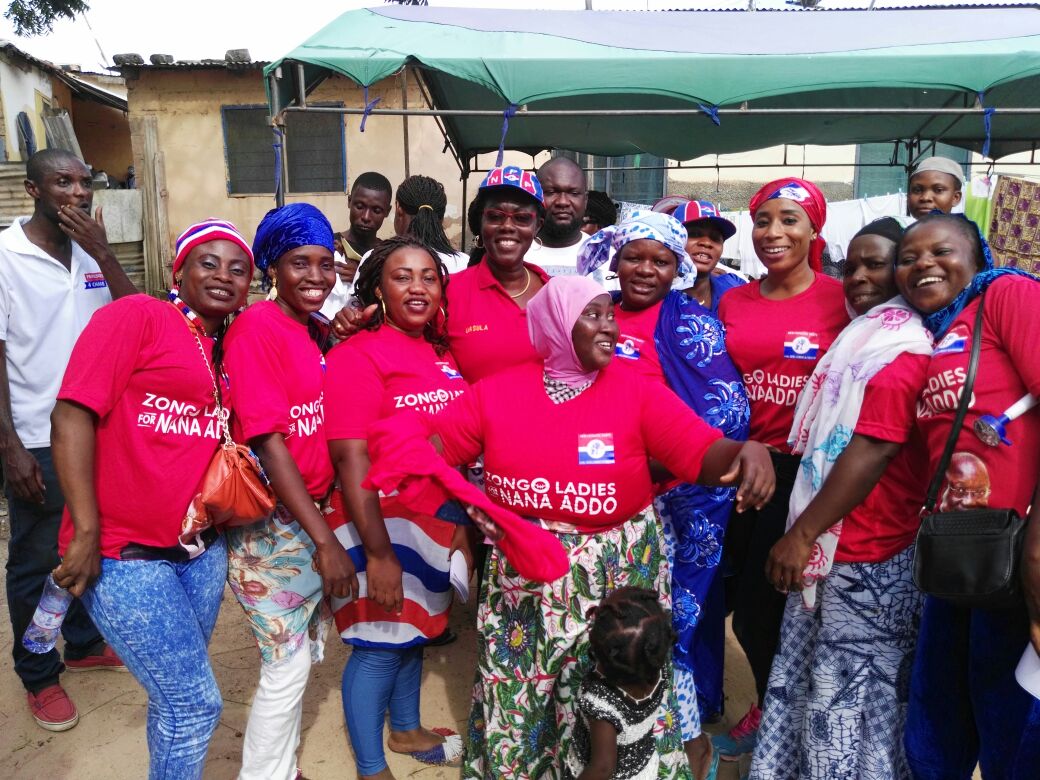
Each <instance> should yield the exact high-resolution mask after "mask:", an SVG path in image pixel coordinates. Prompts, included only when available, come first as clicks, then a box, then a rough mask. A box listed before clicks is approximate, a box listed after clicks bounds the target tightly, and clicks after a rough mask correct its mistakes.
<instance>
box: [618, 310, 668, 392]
mask: <svg viewBox="0 0 1040 780" xmlns="http://www.w3.org/2000/svg"><path fill="white" fill-rule="evenodd" d="M662 303H663V301H658V302H657V303H655V304H654V305H653V306H649V307H647V308H645V309H643V310H642V311H626V310H625V309H623V308H622V307H621V304H620V303H619V304H617V305H616V306H615V307H614V320H615V321H616V322H617V324H618V330H619V336H618V342H617V346H616V347H614V363H615V364H616V365H617V366H619V367H623V369H624V370H626V371H628V370H631V369H634V370H636V371H638V372H639V373H640V374H642V375H643V376H645V377H647V378H648V379H654V380H656V381H658V382H664V381H665V378H664V370H663V369H662V368H661V358H660V357H658V355H657V345H656V344H655V343H654V331H655V330H657V320H658V318H659V317H660V316H661V304H662Z"/></svg>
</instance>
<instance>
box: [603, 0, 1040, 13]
mask: <svg viewBox="0 0 1040 780" xmlns="http://www.w3.org/2000/svg"><path fill="white" fill-rule="evenodd" d="M593 6H594V8H595V10H597V11H868V10H875V11H881V10H888V11H892V10H900V9H912V8H937V9H943V8H1013V7H1034V8H1040V2H1038V1H1037V0H974V2H969V1H968V0H965V2H936V1H935V0H819V2H817V3H816V5H815V6H814V7H811V8H806V7H804V6H803V5H802V4H801V3H799V2H798V1H797V0H690V2H685V3H684V2H677V1H676V0H594V2H593Z"/></svg>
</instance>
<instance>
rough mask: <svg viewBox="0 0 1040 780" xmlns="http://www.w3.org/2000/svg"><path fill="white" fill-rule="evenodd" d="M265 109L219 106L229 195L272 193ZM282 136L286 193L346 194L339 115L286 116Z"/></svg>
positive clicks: (269, 135) (271, 155)
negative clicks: (284, 137) (286, 179)
mask: <svg viewBox="0 0 1040 780" xmlns="http://www.w3.org/2000/svg"><path fill="white" fill-rule="evenodd" d="M315 105H341V104H338V103H324V104H322V103H316V104H315ZM267 110H268V109H267V106H223V107H222V108H221V114H222V117H223V124H224V153H225V158H226V162H227V177H228V194H229V195H266V194H270V193H273V192H274V183H275V167H274V145H273V144H274V135H273V133H272V132H271V127H270V125H268V124H267ZM285 136H286V140H285V165H286V166H287V167H288V174H289V192H295V193H306V192H346V180H347V171H346V158H345V152H344V131H343V117H342V116H340V115H339V114H318V113H314V114H309V113H290V114H289V115H288V116H287V117H286V125H285Z"/></svg>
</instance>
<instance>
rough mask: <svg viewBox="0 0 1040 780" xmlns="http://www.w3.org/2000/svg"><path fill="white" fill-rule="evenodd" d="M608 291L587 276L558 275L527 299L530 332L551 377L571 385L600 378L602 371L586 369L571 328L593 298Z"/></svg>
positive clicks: (536, 349)
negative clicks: (599, 374)
mask: <svg viewBox="0 0 1040 780" xmlns="http://www.w3.org/2000/svg"><path fill="white" fill-rule="evenodd" d="M606 293H607V291H606V290H604V289H603V288H602V287H601V286H600V285H599V284H598V283H596V282H594V281H593V280H592V279H590V278H589V277H587V276H554V277H553V278H552V279H550V280H549V281H548V283H547V284H546V285H545V286H544V287H543V288H542V289H541V290H539V291H538V292H537V293H535V296H534V297H533V298H531V300H530V301H528V302H527V332H528V333H529V334H530V335H531V344H533V345H534V349H535V352H537V353H538V354H539V355H541V356H542V357H543V358H544V359H545V373H546V374H547V375H548V376H549V377H550V378H552V379H556V380H559V381H560V382H563V383H564V384H567V385H570V386H571V387H576V386H578V385H583V384H585V383H586V382H591V381H592V380H594V379H595V378H596V374H597V373H599V372H598V371H586V370H585V368H584V367H582V365H581V361H579V360H578V354H577V353H576V352H575V351H574V339H573V338H572V337H571V332H572V331H573V330H574V323H576V322H577V321H578V317H580V316H581V313H582V312H583V311H584V310H585V307H586V306H588V305H589V302H590V301H591V300H592V299H593V298H598V297H599V296H600V295H606Z"/></svg>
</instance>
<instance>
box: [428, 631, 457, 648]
mask: <svg viewBox="0 0 1040 780" xmlns="http://www.w3.org/2000/svg"><path fill="white" fill-rule="evenodd" d="M456 639H458V637H457V636H456V635H455V632H454V631H452V630H451V629H450V628H446V629H444V630H443V631H441V633H439V634H438V635H437V636H435V637H434V638H433V639H431V640H429V641H428V642H427V643H426V646H427V647H443V646H444V645H450V644H451V643H452V642H454V641H455V640H456Z"/></svg>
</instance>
